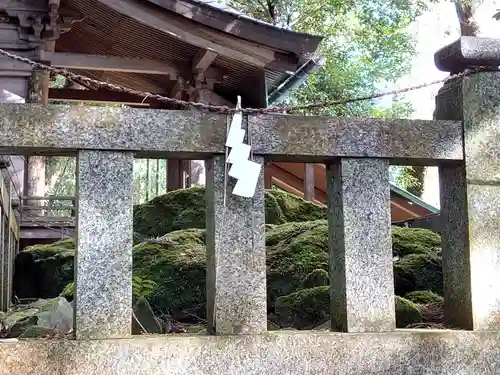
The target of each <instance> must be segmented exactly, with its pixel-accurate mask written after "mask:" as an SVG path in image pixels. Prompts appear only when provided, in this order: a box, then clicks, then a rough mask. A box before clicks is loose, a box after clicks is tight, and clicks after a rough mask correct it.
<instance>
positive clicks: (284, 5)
mask: <svg viewBox="0 0 500 375" xmlns="http://www.w3.org/2000/svg"><path fill="white" fill-rule="evenodd" d="M227 3H228V5H230V6H232V7H234V8H236V9H238V10H239V11H241V12H243V13H245V14H248V15H250V16H252V17H255V18H259V19H261V20H264V21H267V22H270V23H272V24H275V25H278V26H281V27H285V28H289V29H293V30H296V31H301V32H308V33H312V34H320V35H324V36H326V38H325V40H324V41H323V42H322V44H321V45H320V48H319V52H318V54H319V55H320V56H322V57H325V58H326V63H325V65H324V67H323V68H322V69H320V70H319V71H318V72H317V73H316V74H314V75H313V76H311V77H309V79H308V81H307V83H306V84H304V85H303V86H302V87H301V88H299V89H297V90H296V91H295V92H294V93H293V94H291V96H289V97H288V98H287V99H286V100H285V102H286V103H287V104H299V103H306V102H312V101H317V100H327V99H328V100H337V99H348V98H352V97H356V96H364V95H369V94H371V93H373V92H375V91H377V89H379V88H380V87H381V86H384V85H387V84H389V83H392V82H395V81H396V80H397V79H398V78H400V77H402V76H403V75H405V74H406V73H407V71H408V70H409V69H410V58H411V56H412V55H413V54H414V52H415V51H414V47H413V41H412V38H411V36H410V35H409V33H408V32H407V31H406V27H407V26H408V25H409V24H410V23H411V22H412V21H413V20H414V19H415V18H416V16H417V15H419V14H420V13H421V12H422V11H423V10H425V9H426V7H425V2H423V1H417V0H378V1H377V0H367V1H356V0H294V1H292V0H267V1H262V0H244V1H243V0H227ZM378 104H379V103H378V102H377V101H376V100H367V101H362V102H356V103H351V104H348V105H338V106H335V107H331V108H321V109H314V110H308V111H306V112H305V113H308V114H322V115H333V116H371V117H375V116H376V117H392V116H394V115H396V116H398V117H402V116H408V115H409V114H410V113H411V106H410V104H409V103H404V102H401V101H393V103H392V104H391V105H389V106H388V107H386V108H383V107H381V106H380V105H378Z"/></svg>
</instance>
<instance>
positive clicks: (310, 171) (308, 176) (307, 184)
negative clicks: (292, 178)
mask: <svg viewBox="0 0 500 375" xmlns="http://www.w3.org/2000/svg"><path fill="white" fill-rule="evenodd" d="M314 185H315V184H314V164H311V163H305V164H304V199H305V200H306V201H313V200H314V198H315V197H314V190H315V186H314Z"/></svg>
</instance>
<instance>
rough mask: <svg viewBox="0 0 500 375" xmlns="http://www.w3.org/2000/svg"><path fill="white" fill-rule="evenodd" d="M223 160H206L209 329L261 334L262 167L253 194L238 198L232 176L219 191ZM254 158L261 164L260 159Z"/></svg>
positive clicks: (263, 273) (264, 302)
mask: <svg viewBox="0 0 500 375" xmlns="http://www.w3.org/2000/svg"><path fill="white" fill-rule="evenodd" d="M224 160H225V159H224V156H215V157H213V158H211V159H209V160H208V161H207V163H206V171H207V184H206V204H207V216H206V217H207V225H206V228H207V235H206V236H207V239H206V243H207V320H208V324H209V332H212V333H217V334H257V333H262V332H265V331H266V330H267V297H266V249H265V237H264V236H265V217H264V216H265V215H264V176H263V174H264V168H262V169H261V174H260V178H259V181H258V183H257V189H256V192H255V195H254V197H253V198H243V197H239V196H236V195H233V194H232V191H233V187H234V185H235V179H233V178H231V177H228V179H227V182H228V184H227V190H226V194H225V193H224V188H225V177H224V176H225V162H224ZM254 161H256V162H258V163H260V164H264V160H263V158H262V157H254ZM224 196H225V198H224ZM224 201H225V202H226V203H225V205H224Z"/></svg>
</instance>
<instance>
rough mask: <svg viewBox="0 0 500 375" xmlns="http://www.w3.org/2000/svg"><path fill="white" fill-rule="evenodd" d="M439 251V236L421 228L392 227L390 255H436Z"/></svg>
mask: <svg viewBox="0 0 500 375" xmlns="http://www.w3.org/2000/svg"><path fill="white" fill-rule="evenodd" d="M440 250H441V236H440V235H439V234H437V233H435V232H432V231H430V230H427V229H421V228H402V227H396V226H395V227H392V253H393V255H394V256H396V257H402V256H405V255H409V254H427V253H437V252H439V251H440Z"/></svg>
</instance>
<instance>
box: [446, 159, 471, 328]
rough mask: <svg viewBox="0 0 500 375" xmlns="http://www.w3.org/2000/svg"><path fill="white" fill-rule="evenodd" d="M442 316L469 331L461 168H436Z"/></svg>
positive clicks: (468, 269) (466, 236)
mask: <svg viewBox="0 0 500 375" xmlns="http://www.w3.org/2000/svg"><path fill="white" fill-rule="evenodd" d="M439 185H440V200H441V220H442V226H441V248H442V250H443V252H442V259H443V289H444V291H443V294H444V296H445V298H444V310H445V312H444V314H445V316H446V318H447V322H448V323H449V324H450V325H451V326H452V327H455V328H461V329H473V322H472V313H473V311H472V295H471V263H470V260H471V258H470V248H469V228H468V219H467V182H466V179H465V167H464V165H463V164H458V165H445V166H441V167H440V168H439Z"/></svg>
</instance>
